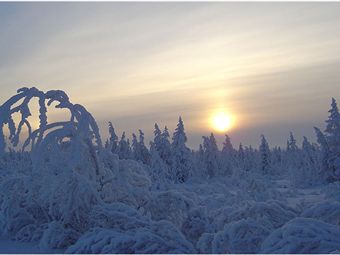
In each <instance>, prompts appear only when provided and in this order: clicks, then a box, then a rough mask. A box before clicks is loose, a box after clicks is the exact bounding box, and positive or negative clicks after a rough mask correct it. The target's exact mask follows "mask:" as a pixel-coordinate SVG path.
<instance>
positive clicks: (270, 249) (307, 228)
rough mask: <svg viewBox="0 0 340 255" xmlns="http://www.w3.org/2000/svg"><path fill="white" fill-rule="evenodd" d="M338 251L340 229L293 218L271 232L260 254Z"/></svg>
mask: <svg viewBox="0 0 340 255" xmlns="http://www.w3.org/2000/svg"><path fill="white" fill-rule="evenodd" d="M339 249H340V227H337V226H334V225H331V224H328V223H324V222H322V221H318V220H314V219H307V218H295V219H293V220H291V221H289V222H288V223H286V224H285V225H284V226H282V227H281V228H279V229H277V230H275V231H274V232H272V233H271V234H270V235H269V236H268V237H267V238H266V239H265V241H264V242H263V244H262V247H261V253H314V254H315V253H330V252H333V251H335V250H339Z"/></svg>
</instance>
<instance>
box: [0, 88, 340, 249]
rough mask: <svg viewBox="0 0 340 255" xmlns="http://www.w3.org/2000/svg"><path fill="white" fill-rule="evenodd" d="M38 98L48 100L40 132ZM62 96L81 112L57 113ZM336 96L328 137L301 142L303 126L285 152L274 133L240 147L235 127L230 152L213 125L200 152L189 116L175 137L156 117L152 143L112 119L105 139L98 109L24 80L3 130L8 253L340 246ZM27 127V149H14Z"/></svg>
mask: <svg viewBox="0 0 340 255" xmlns="http://www.w3.org/2000/svg"><path fill="white" fill-rule="evenodd" d="M23 98H25V99H26V100H23V101H21V102H22V103H21V104H20V102H18V101H20V100H21V99H23ZM32 98H38V99H39V104H40V109H39V119H40V124H39V128H38V129H36V130H34V131H32V130H31V125H30V124H29V121H28V117H29V116H30V115H31V113H30V110H29V105H28V103H29V101H30V100H31V99H32ZM45 101H47V102H45ZM54 101H56V102H57V106H58V107H59V108H64V109H65V110H67V111H69V112H70V115H71V116H72V118H71V119H69V120H66V121H64V122H56V123H48V122H47V120H48V119H47V107H46V105H49V103H51V102H54ZM335 106H336V104H334V100H333V104H332V107H333V110H332V111H331V112H333V115H331V116H333V117H331V118H330V120H329V122H328V123H332V125H331V127H334V126H336V127H339V130H335V131H334V130H333V131H332V130H331V131H327V133H328V134H327V135H324V134H323V133H322V132H321V131H320V130H317V134H318V139H319V143H320V145H316V144H311V143H310V142H309V141H308V140H307V139H306V138H304V140H303V144H302V147H301V148H299V147H298V146H297V143H296V140H295V138H294V136H293V134H292V133H291V134H290V137H289V140H288V143H287V149H285V150H282V149H280V148H274V149H270V148H269V145H268V142H267V141H266V139H265V137H264V136H261V141H260V146H259V149H258V150H257V149H253V148H252V147H251V146H249V147H247V146H244V147H243V146H242V145H240V146H239V148H238V149H234V147H233V146H232V144H231V141H230V138H229V137H228V136H226V140H225V143H224V145H223V148H222V150H219V148H218V147H217V145H216V140H215V138H214V135H213V134H211V135H210V136H209V137H203V145H202V146H200V148H199V150H198V151H191V150H190V149H189V148H188V147H187V146H186V141H187V138H186V134H185V132H184V123H183V120H182V119H181V118H179V122H178V125H177V128H176V129H175V131H174V133H173V137H172V139H171V142H170V138H169V137H170V135H169V132H168V130H167V128H165V129H164V131H161V130H160V129H159V127H158V126H157V125H155V137H154V140H153V142H152V143H151V145H150V149H149V148H148V147H147V146H146V145H145V144H144V133H143V132H142V131H139V138H138V139H137V136H136V135H134V136H133V139H132V144H131V145H130V143H129V141H128V140H127V139H126V137H125V134H123V135H122V137H121V139H120V140H119V139H118V136H117V135H116V134H115V132H114V128H113V126H112V124H111V123H110V125H109V132H110V138H109V139H108V140H107V142H106V144H105V146H104V145H103V143H102V141H101V136H100V133H99V129H98V126H97V124H96V121H95V119H94V118H93V117H92V115H91V114H90V113H89V112H87V110H86V109H85V108H84V107H82V106H80V105H77V104H72V103H71V102H70V101H69V98H68V97H67V95H66V94H65V93H64V92H63V91H48V92H46V93H43V92H42V91H39V90H37V89H36V88H31V89H28V88H23V89H22V90H20V91H19V92H18V95H15V96H14V97H12V98H11V99H9V101H8V102H6V103H5V104H4V105H2V106H1V107H0V124H2V126H7V127H8V129H9V139H10V141H6V139H5V136H4V133H0V236H1V239H0V253H64V252H65V253H148V254H149V253H151V254H152V253H170V254H175V253H331V252H333V253H336V252H338V251H340V177H339V173H338V172H337V171H338V170H337V169H338V168H337V167H338V165H337V164H338V163H339V162H340V160H338V159H339V158H337V157H338V156H339V155H338V154H336V153H338V152H339V151H340V115H339V113H338V110H337V108H335ZM14 112H17V113H19V115H20V116H21V121H20V122H19V124H18V125H15V123H14V120H13V118H12V115H11V114H9V113H14ZM334 122H336V123H335V124H334ZM25 125H26V127H27V128H28V131H29V135H28V137H27V139H26V142H24V143H23V145H22V148H21V151H20V150H19V151H14V150H12V149H10V150H8V151H6V150H5V148H6V146H7V147H8V143H9V144H11V145H13V146H14V147H16V146H17V145H18V141H19V137H20V132H21V130H22V128H23V127H24V126H25ZM1 131H2V129H1ZM336 132H338V133H336ZM337 139H339V143H338V144H337V143H334V141H337ZM6 142H7V143H6ZM337 146H338V147H337ZM27 147H30V150H29V152H26V151H25V149H27ZM9 148H10V147H9Z"/></svg>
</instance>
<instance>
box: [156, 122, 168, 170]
mask: <svg viewBox="0 0 340 255" xmlns="http://www.w3.org/2000/svg"><path fill="white" fill-rule="evenodd" d="M169 137H170V135H169V132H168V128H167V127H166V126H165V128H164V131H163V132H161V130H160V129H159V127H158V125H157V123H156V124H155V130H154V140H153V143H154V146H155V149H156V150H157V151H158V154H159V156H160V157H161V159H162V160H163V161H164V163H165V164H167V165H169V166H170V165H171V144H170V141H169Z"/></svg>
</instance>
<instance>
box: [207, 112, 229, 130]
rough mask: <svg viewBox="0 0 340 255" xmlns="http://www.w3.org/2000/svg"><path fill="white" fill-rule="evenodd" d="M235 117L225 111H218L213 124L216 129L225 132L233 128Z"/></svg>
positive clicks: (213, 118)
mask: <svg viewBox="0 0 340 255" xmlns="http://www.w3.org/2000/svg"><path fill="white" fill-rule="evenodd" d="M233 122H234V120H233V117H232V116H231V115H230V114H227V113H225V112H218V113H216V114H214V115H213V117H212V126H213V128H214V129H215V130H216V131H219V132H224V131H227V130H229V129H231V128H232V126H233Z"/></svg>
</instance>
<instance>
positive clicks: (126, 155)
mask: <svg viewBox="0 0 340 255" xmlns="http://www.w3.org/2000/svg"><path fill="white" fill-rule="evenodd" d="M118 156H119V158H120V159H130V158H131V148H130V144H129V142H128V140H126V137H125V132H123V134H122V137H121V138H120V141H119V143H118Z"/></svg>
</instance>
